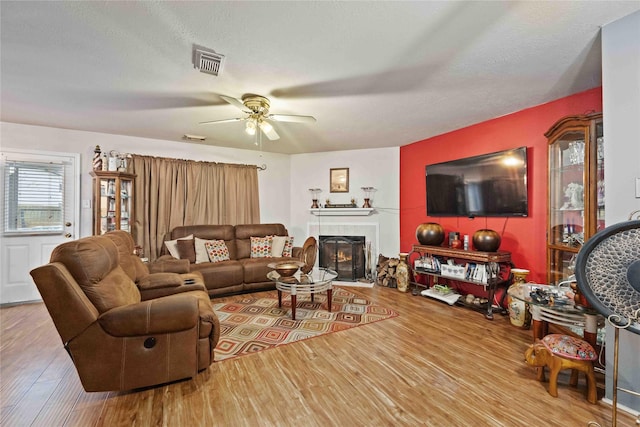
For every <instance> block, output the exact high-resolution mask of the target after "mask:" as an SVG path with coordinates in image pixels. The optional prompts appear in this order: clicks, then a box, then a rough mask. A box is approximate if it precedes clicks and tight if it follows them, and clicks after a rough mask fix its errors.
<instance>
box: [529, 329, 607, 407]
mask: <svg viewBox="0 0 640 427" xmlns="http://www.w3.org/2000/svg"><path fill="white" fill-rule="evenodd" d="M597 358H598V354H597V353H596V351H595V350H594V349H593V347H592V346H591V344H589V343H588V342H586V341H584V340H582V339H580V338H574V337H571V336H569V335H562V334H551V335H547V336H545V337H544V338H542V340H538V341H536V342H535V343H534V344H532V345H530V346H529V348H528V349H527V351H526V352H525V361H526V362H527V364H529V365H531V366H536V367H538V377H537V378H538V380H539V381H545V375H544V368H545V366H546V367H548V368H549V370H550V377H549V394H550V395H551V396H553V397H558V374H559V373H560V371H561V370H563V369H571V380H570V384H571V385H572V386H576V385H577V384H578V372H579V371H582V372H584V374H585V375H586V377H587V400H588V401H589V403H594V404H595V403H596V400H597V393H596V380H595V376H594V372H593V361H594V360H596V359H597Z"/></svg>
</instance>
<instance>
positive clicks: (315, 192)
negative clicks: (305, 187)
mask: <svg viewBox="0 0 640 427" xmlns="http://www.w3.org/2000/svg"><path fill="white" fill-rule="evenodd" d="M309 192H310V193H311V194H312V196H311V198H312V201H313V204H312V205H311V209H318V208H319V207H320V206H319V205H318V194H319V193H322V189H320V188H310V189H309Z"/></svg>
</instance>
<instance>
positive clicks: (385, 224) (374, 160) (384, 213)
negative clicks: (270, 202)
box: [289, 147, 400, 257]
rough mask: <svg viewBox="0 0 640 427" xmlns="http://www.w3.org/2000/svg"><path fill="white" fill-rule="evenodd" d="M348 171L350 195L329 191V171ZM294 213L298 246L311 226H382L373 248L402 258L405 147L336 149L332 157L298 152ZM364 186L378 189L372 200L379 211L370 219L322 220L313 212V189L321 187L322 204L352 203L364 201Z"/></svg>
mask: <svg viewBox="0 0 640 427" xmlns="http://www.w3.org/2000/svg"><path fill="white" fill-rule="evenodd" d="M331 168H349V192H348V193H330V192H329V169H331ZM291 177H292V179H291V187H290V189H291V214H290V219H291V221H290V224H289V234H291V235H293V236H295V240H294V242H300V241H301V240H300V239H304V238H306V235H307V230H308V227H309V224H310V223H315V224H318V223H322V224H329V223H332V222H333V223H353V224H356V223H377V224H379V230H380V236H379V240H380V247H379V248H377V250H376V249H374V252H373V255H374V256H376V257H377V254H378V253H382V254H384V255H386V256H397V254H398V252H399V250H400V214H399V213H400V195H399V188H400V148H399V147H391V148H379V149H371V150H348V151H333V152H327V153H310V154H296V155H292V156H291ZM361 187H374V188H376V189H377V191H376V192H375V193H374V195H373V197H372V206H373V207H374V208H375V213H373V214H372V215H370V216H330V217H329V216H322V217H318V216H315V215H312V214H310V213H309V208H310V207H311V203H312V202H311V193H310V192H309V189H310V188H321V189H322V193H320V194H319V201H320V203H321V204H322V205H324V203H325V201H326V199H327V198H328V199H330V200H331V203H336V204H342V203H350V201H351V198H355V199H356V200H357V204H358V206H362V204H363V202H364V192H363V191H362V190H361Z"/></svg>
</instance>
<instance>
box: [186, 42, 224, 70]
mask: <svg viewBox="0 0 640 427" xmlns="http://www.w3.org/2000/svg"><path fill="white" fill-rule="evenodd" d="M223 61H224V55H220V54H219V53H215V52H214V51H213V49H207V48H205V47H202V46H197V45H193V67H194V68H197V69H199V70H200V72H202V73H206V74H212V75H214V76H217V75H218V74H220V72H221V71H222V62H223Z"/></svg>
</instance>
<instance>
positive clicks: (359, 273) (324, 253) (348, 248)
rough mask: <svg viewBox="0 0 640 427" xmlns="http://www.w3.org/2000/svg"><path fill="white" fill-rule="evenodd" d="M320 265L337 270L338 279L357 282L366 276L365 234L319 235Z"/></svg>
mask: <svg viewBox="0 0 640 427" xmlns="http://www.w3.org/2000/svg"><path fill="white" fill-rule="evenodd" d="M318 242H319V248H318V255H319V257H318V265H319V266H320V267H327V268H330V269H332V270H335V271H336V272H337V273H338V277H336V280H345V281H352V282H355V281H356V280H358V279H361V278H363V277H364V274H365V271H364V267H365V254H364V247H365V236H319V238H318Z"/></svg>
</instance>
